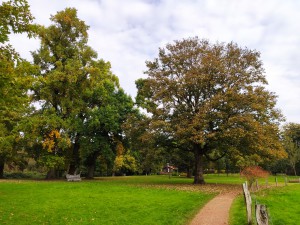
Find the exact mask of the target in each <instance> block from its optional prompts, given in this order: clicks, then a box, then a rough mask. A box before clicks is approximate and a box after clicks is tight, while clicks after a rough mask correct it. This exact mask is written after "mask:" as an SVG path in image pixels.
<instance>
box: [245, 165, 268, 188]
mask: <svg viewBox="0 0 300 225" xmlns="http://www.w3.org/2000/svg"><path fill="white" fill-rule="evenodd" d="M269 175H270V174H269V172H268V171H266V170H264V169H262V168H261V167H260V166H248V167H246V168H244V169H243V170H242V172H241V176H243V177H245V178H246V179H247V181H248V182H249V185H250V187H251V185H252V184H253V182H254V181H255V179H257V178H267V177H268V176H269Z"/></svg>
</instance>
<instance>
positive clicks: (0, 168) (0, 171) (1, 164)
mask: <svg viewBox="0 0 300 225" xmlns="http://www.w3.org/2000/svg"><path fill="white" fill-rule="evenodd" d="M3 178H4V160H0V179H3Z"/></svg>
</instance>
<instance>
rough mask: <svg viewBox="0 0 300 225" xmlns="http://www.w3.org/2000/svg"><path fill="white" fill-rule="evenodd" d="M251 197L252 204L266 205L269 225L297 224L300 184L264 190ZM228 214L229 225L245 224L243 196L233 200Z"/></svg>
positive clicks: (299, 205) (299, 208) (299, 215)
mask: <svg viewBox="0 0 300 225" xmlns="http://www.w3.org/2000/svg"><path fill="white" fill-rule="evenodd" d="M251 196H252V202H254V203H255V202H257V203H259V204H264V205H267V208H268V213H269V216H270V224H272V225H298V224H299V218H300V184H288V186H287V187H285V186H280V187H273V188H270V189H264V190H261V191H259V192H254V193H252V194H251ZM254 203H253V204H254ZM253 210H254V207H253ZM230 214H231V215H230V218H231V219H230V225H243V224H247V223H246V222H247V221H246V209H245V203H244V198H243V196H240V197H238V198H237V199H235V201H234V203H233V205H232V208H231V212H230ZM253 218H254V217H253Z"/></svg>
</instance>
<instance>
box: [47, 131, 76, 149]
mask: <svg viewBox="0 0 300 225" xmlns="http://www.w3.org/2000/svg"><path fill="white" fill-rule="evenodd" d="M70 145H71V141H70V139H69V138H66V137H62V136H61V134H60V132H59V131H58V130H56V129H54V130H52V131H51V132H50V133H49V134H48V135H46V136H45V139H44V142H43V148H44V149H46V150H47V151H48V152H55V153H56V152H57V151H58V149H59V148H61V149H64V148H66V147H69V146H70Z"/></svg>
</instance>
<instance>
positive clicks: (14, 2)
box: [0, 0, 36, 43]
mask: <svg viewBox="0 0 300 225" xmlns="http://www.w3.org/2000/svg"><path fill="white" fill-rule="evenodd" d="M33 19H34V17H33V16H32V15H31V13H30V9H29V5H28V3H27V1H26V0H10V1H3V2H2V4H1V5H0V24H1V26H0V43H4V42H6V41H8V40H9V37H8V36H9V34H11V32H13V33H24V32H26V33H27V34H28V36H29V37H32V36H33V35H34V32H35V29H36V26H35V25H33V24H32V21H33Z"/></svg>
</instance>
